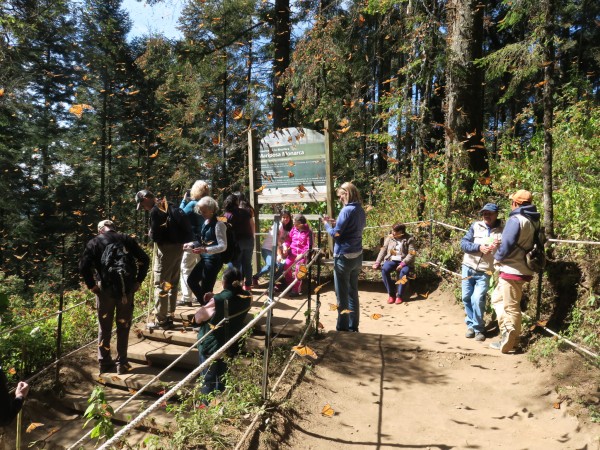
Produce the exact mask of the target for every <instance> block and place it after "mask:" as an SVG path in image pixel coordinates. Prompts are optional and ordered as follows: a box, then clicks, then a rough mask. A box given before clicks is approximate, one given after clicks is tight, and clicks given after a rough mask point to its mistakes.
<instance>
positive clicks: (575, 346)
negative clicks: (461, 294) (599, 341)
mask: <svg viewBox="0 0 600 450" xmlns="http://www.w3.org/2000/svg"><path fill="white" fill-rule="evenodd" d="M435 222H436V223H438V224H440V225H443V226H447V227H450V228H454V229H459V230H460V228H457V227H454V226H452V225H448V224H445V223H443V222H439V221H437V220H436V221H435ZM463 231H466V230H463ZM549 241H550V239H549ZM552 241H557V240H555V239H554V240H552ZM563 242H566V241H563ZM571 243H578V244H581V243H587V244H589V243H592V244H594V242H589V241H572V242H571ZM597 244H600V243H597ZM427 264H429V265H431V266H434V267H437V268H438V269H440V270H443V271H444V272H448V273H450V274H452V275H455V276H457V277H460V278H461V279H462V274H460V273H457V272H454V271H452V270H448V269H446V268H445V267H443V266H441V265H439V264H436V263H434V262H431V261H427ZM523 315H524V316H525V317H527V318H528V319H529V320H532V321H533V320H534V319H533V318H531V317H529V316H528V315H527V314H525V313H523ZM536 326H538V327H540V328H542V329H543V330H544V331H546V332H548V333H549V334H551V335H552V336H555V337H557V338H558V339H560V340H562V341H565V342H566V343H567V344H569V345H570V346H572V347H573V348H575V349H577V350H580V351H581V352H583V353H585V354H587V355H589V356H591V357H593V358H598V357H599V355H597V354H595V353H594V352H592V351H590V350H588V349H586V348H585V347H583V346H581V344H577V343H575V342H573V341H571V340H569V339H567V338H566V337H564V336H561V335H560V334H558V333H556V332H555V331H552V330H551V329H550V328H547V327H546V326H545V325H542V324H541V323H539V322H537V323H536Z"/></svg>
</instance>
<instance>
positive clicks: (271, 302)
mask: <svg viewBox="0 0 600 450" xmlns="http://www.w3.org/2000/svg"><path fill="white" fill-rule="evenodd" d="M320 253H321V252H320V251H319V252H317V254H316V255H315V256H314V257H313V259H312V260H311V261H310V262H309V263H308V264H307V266H308V267H310V266H311V265H312V264H314V263H315V262H316V261H318V257H319V255H320ZM297 281H298V280H297V279H294V281H293V282H292V283H290V284H289V285H288V287H287V288H286V289H285V290H284V291H283V292H282V295H281V297H283V296H284V295H285V294H286V293H287V292H289V290H290V289H291V288H292V287H293V286H294V285H295V283H296V282H297ZM281 297H275V298H274V299H268V301H267V302H266V303H265V305H264V307H263V309H261V310H260V311H259V312H258V313H257V315H256V316H255V317H254V318H253V319H252V320H251V321H250V322H248V324H246V326H244V327H243V328H242V329H241V330H240V331H239V332H238V333H237V334H236V335H235V336H233V337H232V338H231V339H230V340H229V341H227V342H226V343H225V344H224V345H223V346H222V347H221V348H220V349H219V350H218V351H217V352H215V353H213V354H212V355H211V356H210V357H209V358H208V359H207V360H206V361H204V362H203V363H202V364H200V365H199V366H198V367H197V368H195V369H194V370H193V371H192V372H190V373H189V374H188V375H187V376H186V377H185V378H183V379H182V380H181V381H179V382H178V383H177V384H176V385H175V386H174V387H172V388H171V389H170V390H169V391H168V392H166V393H165V394H163V395H162V396H161V397H160V398H159V399H158V400H156V401H155V402H154V403H153V404H152V405H150V406H149V407H148V408H147V409H145V410H144V411H143V412H142V413H140V414H139V415H138V416H137V417H136V418H135V419H133V420H132V421H131V422H129V423H128V424H127V425H125V426H124V427H123V428H122V429H121V430H120V431H119V432H118V433H116V434H115V435H114V436H113V437H112V438H111V439H109V440H108V441H106V442H105V443H104V444H103V445H102V446H101V447H99V449H100V450H102V449H106V448H109V447H110V446H111V445H113V444H114V443H116V442H117V441H118V440H119V439H121V437H122V436H124V435H125V434H127V433H128V432H129V431H131V430H132V429H133V428H135V427H136V426H137V425H138V424H139V423H140V422H141V421H143V420H144V419H145V418H146V417H147V416H148V415H149V414H151V413H152V412H154V411H156V409H158V408H159V407H160V406H162V404H163V403H164V402H166V401H167V400H169V399H170V398H171V397H173V395H175V393H176V392H177V391H178V390H179V389H180V388H181V387H183V386H184V385H185V384H187V383H188V382H189V381H191V380H192V379H194V378H196V376H198V375H199V374H200V373H201V372H202V370H204V368H206V367H208V366H209V365H210V364H211V363H212V362H213V361H214V360H215V359H217V358H219V357H220V356H221V355H222V354H223V353H224V352H225V351H226V350H227V349H228V348H229V347H231V345H233V344H234V343H235V342H236V341H237V340H238V339H239V338H240V337H241V336H243V335H244V334H245V333H246V332H247V331H248V330H250V329H251V328H253V327H254V325H255V324H256V323H258V321H259V320H260V319H261V318H262V317H264V316H265V314H267V313H268V312H269V311H271V310H272V309H273V308H274V307H275V305H276V304H277V303H279V302H280V301H281ZM303 305H304V304H302V305H300V306H299V307H298V309H300V308H301V307H302V306H303Z"/></svg>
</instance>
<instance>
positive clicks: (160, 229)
mask: <svg viewBox="0 0 600 450" xmlns="http://www.w3.org/2000/svg"><path fill="white" fill-rule="evenodd" d="M135 201H136V203H137V209H138V210H140V209H143V210H145V211H149V212H150V230H149V232H148V235H149V236H150V239H152V240H153V241H154V242H155V243H156V251H155V252H154V265H153V267H154V308H155V310H156V316H155V319H156V320H155V323H154V325H153V326H152V328H157V329H162V330H170V329H172V328H173V314H174V313H175V308H176V307H177V290H178V288H179V278H180V274H181V259H182V257H183V244H184V243H186V242H190V241H192V240H193V234H192V227H191V224H190V221H189V219H188V217H187V216H186V214H185V213H184V212H183V211H182V210H181V208H177V207H175V206H174V205H173V204H172V203H169V202H167V200H166V199H164V198H163V199H160V200H159V199H157V198H156V197H155V196H154V194H153V193H152V192H150V191H148V190H146V189H142V190H141V191H139V192H138V193H137V194H136V195H135Z"/></svg>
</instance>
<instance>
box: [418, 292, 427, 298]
mask: <svg viewBox="0 0 600 450" xmlns="http://www.w3.org/2000/svg"><path fill="white" fill-rule="evenodd" d="M420 295H421V297H423V298H427V297H429V291H427V292H425V293H424V294H420Z"/></svg>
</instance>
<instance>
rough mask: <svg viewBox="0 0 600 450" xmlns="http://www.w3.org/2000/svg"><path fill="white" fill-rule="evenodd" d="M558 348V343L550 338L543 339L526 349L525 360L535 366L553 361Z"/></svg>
mask: <svg viewBox="0 0 600 450" xmlns="http://www.w3.org/2000/svg"><path fill="white" fill-rule="evenodd" d="M558 348H559V342H558V341H557V340H556V339H554V338H551V337H543V338H541V339H539V340H538V341H536V342H535V343H534V344H533V345H531V346H530V347H529V348H528V349H527V359H528V360H529V361H531V362H532V363H534V364H535V365H540V364H541V363H542V362H550V363H552V361H553V356H554V355H555V354H556V352H557V351H558Z"/></svg>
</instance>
